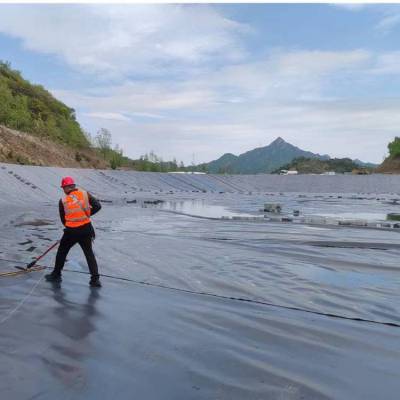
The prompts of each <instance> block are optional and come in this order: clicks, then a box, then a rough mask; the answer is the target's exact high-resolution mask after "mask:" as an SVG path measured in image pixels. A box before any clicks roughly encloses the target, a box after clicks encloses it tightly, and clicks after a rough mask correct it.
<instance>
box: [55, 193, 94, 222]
mask: <svg viewBox="0 0 400 400" xmlns="http://www.w3.org/2000/svg"><path fill="white" fill-rule="evenodd" d="M62 202H63V205H64V212H65V226H67V227H68V228H77V227H78V226H82V225H85V224H88V223H89V222H90V205H89V197H88V194H87V192H85V191H84V190H81V189H77V190H74V191H73V192H71V193H70V194H67V195H66V196H65V197H64V199H63V201H62Z"/></svg>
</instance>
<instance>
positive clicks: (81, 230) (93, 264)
mask: <svg viewBox="0 0 400 400" xmlns="http://www.w3.org/2000/svg"><path fill="white" fill-rule="evenodd" d="M64 179H66V178H64ZM64 179H63V182H64ZM69 179H71V178H69ZM71 181H72V182H73V180H72V179H71V180H70V181H66V182H67V183H69V182H71ZM62 187H63V189H64V192H65V194H66V195H67V196H69V195H70V196H71V197H73V198H75V197H74V195H76V194H77V193H76V192H77V191H78V190H80V189H77V188H76V186H75V184H74V183H73V184H70V185H62ZM74 192H75V193H74ZM81 192H82V191H81ZM83 193H85V194H86V193H87V192H83ZM87 200H88V203H89V206H90V216H92V215H94V214H96V213H97V212H99V211H100V209H101V204H100V202H99V201H98V200H97V199H96V198H95V197H93V196H92V195H91V194H90V193H87ZM81 207H82V206H81ZM79 210H81V209H79ZM59 213H60V219H61V222H62V223H63V225H64V226H65V228H64V234H63V236H62V238H61V241H60V246H59V248H58V251H57V255H56V262H55V266H54V269H53V271H52V272H51V273H50V274H48V275H46V280H48V281H51V282H61V272H62V269H63V267H64V263H65V260H66V258H67V255H68V252H69V250H70V249H71V247H72V246H74V245H75V244H77V243H78V244H79V245H80V246H81V248H82V250H83V253H84V254H85V257H86V261H87V263H88V266H89V271H90V274H91V279H90V282H89V284H90V286H93V287H101V282H100V279H99V271H98V266H97V261H96V257H95V255H94V253H93V248H92V241H93V240H94V238H95V231H94V228H93V225H92V224H91V222H90V219H89V218H88V217H87V221H88V222H87V223H84V224H83V225H81V226H77V227H69V226H67V225H66V210H65V205H64V202H63V200H60V201H59ZM85 222H86V221H85Z"/></svg>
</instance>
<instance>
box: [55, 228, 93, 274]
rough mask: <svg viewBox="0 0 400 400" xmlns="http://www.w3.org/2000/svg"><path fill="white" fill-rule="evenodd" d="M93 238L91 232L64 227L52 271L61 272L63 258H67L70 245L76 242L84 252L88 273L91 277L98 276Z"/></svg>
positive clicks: (63, 262)
mask: <svg viewBox="0 0 400 400" xmlns="http://www.w3.org/2000/svg"><path fill="white" fill-rule="evenodd" d="M93 239H94V237H93V234H92V233H91V232H81V231H79V230H78V231H77V232H74V229H66V230H65V231H64V235H63V237H62V238H61V241H60V245H59V247H58V251H57V255H56V264H55V267H54V272H55V273H56V274H61V271H62V269H63V268H64V264H65V259H66V258H67V255H68V253H69V251H70V249H71V247H72V246H74V245H75V244H77V243H78V244H79V246H81V248H82V250H83V253H84V254H85V257H86V261H87V263H88V266H89V271H90V274H91V275H92V277H93V278H98V276H99V270H98V267H97V261H96V257H95V256H94V253H93V248H92V241H93Z"/></svg>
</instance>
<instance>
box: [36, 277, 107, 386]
mask: <svg viewBox="0 0 400 400" xmlns="http://www.w3.org/2000/svg"><path fill="white" fill-rule="evenodd" d="M79 289H81V288H79ZM51 290H52V294H53V299H54V300H55V302H56V304H57V306H56V307H54V321H52V323H51V325H52V328H53V332H54V335H53V336H52V338H51V342H52V343H51V345H50V347H49V349H48V351H46V353H45V354H43V355H42V357H41V359H42V361H43V363H44V365H45V367H46V368H47V369H48V371H49V372H50V374H51V375H53V376H54V377H55V378H56V379H57V380H59V381H60V382H61V383H62V384H63V385H65V386H66V387H68V389H69V390H79V389H83V388H84V387H85V385H86V381H87V379H88V370H89V365H90V361H91V357H92V356H94V355H95V354H96V352H95V350H94V345H93V342H92V341H91V340H90V336H91V334H92V333H93V332H94V331H95V330H96V322H97V320H101V313H100V312H99V310H98V307H97V302H98V301H99V300H100V299H101V294H100V291H99V289H98V288H87V287H86V286H85V289H84V291H85V292H86V291H87V290H88V291H89V293H88V295H87V297H86V299H85V300H84V301H79V298H82V297H81V296H80V295H81V294H82V291H79V290H78V291H77V290H76V287H75V288H74V290H73V291H71V290H69V291H68V290H66V289H63V288H62V287H61V286H60V285H59V284H53V285H52V288H51Z"/></svg>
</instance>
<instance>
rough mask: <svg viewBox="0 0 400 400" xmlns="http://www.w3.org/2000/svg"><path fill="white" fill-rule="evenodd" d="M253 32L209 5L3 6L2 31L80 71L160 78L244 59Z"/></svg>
mask: <svg viewBox="0 0 400 400" xmlns="http://www.w3.org/2000/svg"><path fill="white" fill-rule="evenodd" d="M248 30H249V28H248V27H247V26H245V25H242V24H239V23H237V22H235V21H233V20H230V19H228V18H226V17H224V16H223V15H221V14H219V13H218V12H217V11H216V10H215V9H214V8H212V7H209V6H207V5H197V6H195V5H173V4H167V5H160V4H158V5H141V4H135V5H96V6H92V5H68V6H63V5H50V6H49V5H46V6H42V5H34V6H31V5H19V6H15V5H3V6H2V12H1V14H0V32H3V33H5V34H8V35H11V36H13V37H16V38H20V39H21V40H22V41H23V44H24V46H25V47H26V48H28V49H30V50H34V51H38V52H41V53H49V54H55V55H57V56H59V57H61V58H62V59H63V60H64V61H66V62H67V63H68V64H69V65H71V66H73V67H77V68H79V69H80V71H84V70H85V69H86V70H88V71H90V72H100V73H105V74H107V76H108V75H109V74H111V75H120V74H125V73H129V74H135V73H140V74H154V73H160V71H166V70H174V71H175V70H177V69H179V65H181V66H182V67H185V68H189V67H191V66H195V65H198V64H203V63H206V62H207V61H209V60H210V59H211V58H212V59H214V60H215V59H221V60H238V59H240V58H241V57H243V55H244V53H243V48H242V46H241V45H240V36H241V35H242V34H243V33H245V32H247V31H248Z"/></svg>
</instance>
